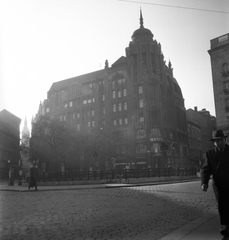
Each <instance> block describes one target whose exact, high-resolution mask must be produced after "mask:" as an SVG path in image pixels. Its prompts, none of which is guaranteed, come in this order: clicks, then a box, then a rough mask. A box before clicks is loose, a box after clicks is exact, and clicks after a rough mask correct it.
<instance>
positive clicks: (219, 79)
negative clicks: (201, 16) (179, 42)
mask: <svg viewBox="0 0 229 240" xmlns="http://www.w3.org/2000/svg"><path fill="white" fill-rule="evenodd" d="M208 53H209V55H210V58H211V69H212V81H213V89H214V100H215V110H216V125H217V128H218V129H222V130H223V131H225V132H226V133H227V134H229V34H225V35H223V36H220V37H217V38H214V39H212V40H211V49H210V50H209V51H208Z"/></svg>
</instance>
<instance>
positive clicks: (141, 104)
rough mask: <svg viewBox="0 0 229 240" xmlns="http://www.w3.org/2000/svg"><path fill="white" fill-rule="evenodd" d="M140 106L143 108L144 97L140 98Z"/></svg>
mask: <svg viewBox="0 0 229 240" xmlns="http://www.w3.org/2000/svg"><path fill="white" fill-rule="evenodd" d="M139 107H140V108H143V99H140V100H139Z"/></svg>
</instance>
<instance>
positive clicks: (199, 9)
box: [118, 0, 229, 14]
mask: <svg viewBox="0 0 229 240" xmlns="http://www.w3.org/2000/svg"><path fill="white" fill-rule="evenodd" d="M118 1H120V2H129V3H141V4H148V5H156V6H160V7H171V8H182V9H188V10H195V11H204V12H215V13H224V14H229V12H224V11H219V10H210V9H203V8H192V7H181V6H173V5H167V4H159V3H149V2H139V1H131V0H118Z"/></svg>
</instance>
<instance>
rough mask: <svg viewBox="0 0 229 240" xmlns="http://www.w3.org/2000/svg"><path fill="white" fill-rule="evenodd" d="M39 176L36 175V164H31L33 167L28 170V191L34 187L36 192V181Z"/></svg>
mask: <svg viewBox="0 0 229 240" xmlns="http://www.w3.org/2000/svg"><path fill="white" fill-rule="evenodd" d="M38 178H39V175H38V168H37V166H36V163H35V162H34V163H33V166H32V167H31V168H30V174H29V189H30V188H31V187H35V190H36V191H37V190H38V189H37V181H38Z"/></svg>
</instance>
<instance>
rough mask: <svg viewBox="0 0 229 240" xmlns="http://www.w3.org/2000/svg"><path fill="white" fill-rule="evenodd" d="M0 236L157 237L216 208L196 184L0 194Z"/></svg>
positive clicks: (18, 237)
mask: <svg viewBox="0 0 229 240" xmlns="http://www.w3.org/2000/svg"><path fill="white" fill-rule="evenodd" d="M0 196H1V198H0V217H1V219H0V239H1V240H5V239H15V240H17V239H23V240H26V239H29V240H31V239H61V240H63V239H64V240H72V239H101V240H102V239H139V240H141V239H143V240H144V239H155V240H156V239H160V238H162V237H163V236H165V235H166V234H168V233H170V232H172V231H174V230H175V229H177V228H179V227H181V226H183V225H185V224H187V223H189V222H191V221H193V220H195V219H197V218H199V217H201V216H202V215H203V214H204V213H206V212H207V211H208V210H209V209H211V208H213V207H216V202H215V199H214V196H213V193H212V188H211V187H210V189H209V191H208V192H207V193H204V192H202V191H201V190H200V183H199V182H198V181H197V182H189V183H180V184H167V185H154V186H139V187H125V188H124V187H122V188H105V189H78V190H63V191H37V192H35V191H33V190H32V191H30V192H7V191H2V192H0Z"/></svg>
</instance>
